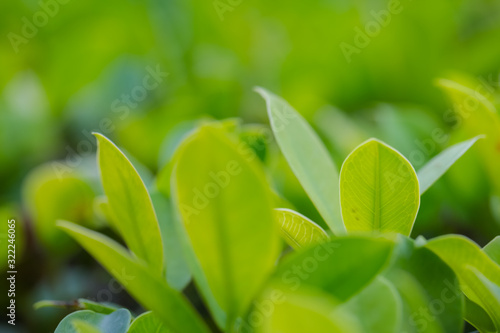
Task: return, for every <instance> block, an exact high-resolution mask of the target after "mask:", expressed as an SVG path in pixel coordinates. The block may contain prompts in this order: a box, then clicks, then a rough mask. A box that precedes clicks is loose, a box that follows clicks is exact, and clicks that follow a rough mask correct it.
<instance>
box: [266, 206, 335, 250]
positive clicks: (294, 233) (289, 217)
mask: <svg viewBox="0 0 500 333" xmlns="http://www.w3.org/2000/svg"><path fill="white" fill-rule="evenodd" d="M274 216H275V219H276V222H277V223H278V225H279V226H280V231H281V236H282V237H283V239H284V240H285V241H286V242H287V244H288V245H290V246H291V247H293V248H294V249H296V250H298V249H300V248H302V247H304V246H309V245H314V244H316V243H319V242H322V241H324V240H326V239H328V235H327V234H326V232H325V231H324V230H323V229H322V228H321V227H320V226H319V225H317V224H316V223H314V222H313V221H311V220H309V219H308V218H307V217H305V216H304V215H301V214H299V213H297V212H295V211H293V210H290V209H283V208H280V209H275V211H274Z"/></svg>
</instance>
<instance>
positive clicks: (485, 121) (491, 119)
mask: <svg viewBox="0 0 500 333" xmlns="http://www.w3.org/2000/svg"><path fill="white" fill-rule="evenodd" d="M438 85H439V86H440V87H441V88H442V89H443V90H444V91H445V92H446V94H447V95H448V96H449V98H450V100H451V102H452V103H453V106H454V114H452V115H451V117H449V118H452V120H454V121H455V124H454V125H455V126H456V127H460V129H461V130H463V131H464V133H466V135H468V136H476V135H485V136H486V138H485V139H484V140H481V142H478V143H477V145H476V146H477V150H478V152H479V153H480V156H481V158H482V162H483V164H484V165H485V167H486V172H487V173H488V175H489V178H490V180H491V185H492V187H493V188H494V190H495V193H496V195H500V173H499V172H498V166H499V165H500V154H499V153H498V147H499V146H498V145H499V144H500V116H499V114H498V112H497V110H496V108H495V106H494V105H493V104H492V103H491V102H490V101H489V100H488V98H486V97H485V96H484V95H482V94H481V93H480V92H479V91H478V90H477V89H473V88H472V89H471V88H469V87H466V86H464V85H462V84H460V83H457V82H454V81H451V80H446V79H440V80H438Z"/></svg>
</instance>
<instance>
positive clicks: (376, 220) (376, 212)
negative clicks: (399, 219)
mask: <svg viewBox="0 0 500 333" xmlns="http://www.w3.org/2000/svg"><path fill="white" fill-rule="evenodd" d="M379 149H380V148H379V146H378V144H375V172H374V174H375V186H374V188H375V191H374V198H373V229H374V230H379V231H380V230H381V216H380V211H381V207H380V196H381V190H382V189H381V188H380V151H379Z"/></svg>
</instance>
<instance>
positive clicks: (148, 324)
mask: <svg viewBox="0 0 500 333" xmlns="http://www.w3.org/2000/svg"><path fill="white" fill-rule="evenodd" d="M150 332H154V333H171V332H172V331H171V330H169V329H168V328H167V327H166V326H165V325H164V324H163V322H162V321H161V320H160V319H159V318H158V317H157V316H156V315H155V314H154V313H153V312H145V313H143V314H141V315H140V316H139V317H137V318H136V319H135V320H134V321H133V322H132V325H130V328H129V330H128V332H127V333H150Z"/></svg>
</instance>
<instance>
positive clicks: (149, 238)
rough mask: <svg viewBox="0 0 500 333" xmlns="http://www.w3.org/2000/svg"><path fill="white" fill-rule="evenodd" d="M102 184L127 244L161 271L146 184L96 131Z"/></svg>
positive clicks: (156, 228)
mask: <svg viewBox="0 0 500 333" xmlns="http://www.w3.org/2000/svg"><path fill="white" fill-rule="evenodd" d="M95 136H96V138H97V142H98V151H97V160H98V164H99V169H100V172H101V179H102V185H103V187H104V192H105V194H106V196H107V197H108V201H109V205H110V207H111V210H112V212H113V216H114V218H116V222H117V227H118V229H119V230H120V233H121V235H122V236H123V238H124V239H125V242H126V243H127V246H128V247H129V248H130V250H131V251H132V252H133V253H134V254H135V255H136V256H137V257H138V258H141V259H142V260H144V261H145V262H147V263H148V265H149V266H150V267H151V268H152V269H153V270H154V271H155V272H156V273H157V274H160V273H161V272H162V270H163V245H162V240H161V234H160V227H159V225H158V221H157V219H156V214H155V211H154V208H153V204H152V202H151V198H150V197H149V194H148V191H147V189H146V186H145V185H144V183H143V181H142V180H141V178H140V176H139V174H138V173H137V171H136V169H135V168H134V166H133V165H132V163H131V162H130V161H129V160H128V159H127V157H126V156H125V155H124V154H123V153H122V152H121V151H120V150H119V149H118V147H116V146H115V145H114V144H113V143H112V142H111V141H110V140H109V139H108V138H106V137H104V136H103V135H101V134H95Z"/></svg>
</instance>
